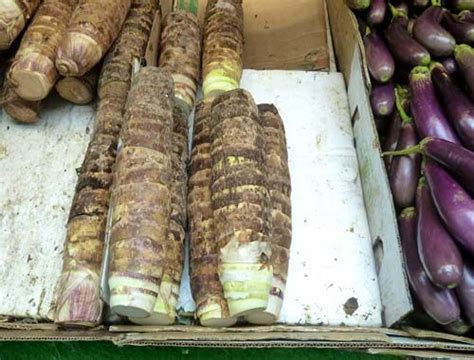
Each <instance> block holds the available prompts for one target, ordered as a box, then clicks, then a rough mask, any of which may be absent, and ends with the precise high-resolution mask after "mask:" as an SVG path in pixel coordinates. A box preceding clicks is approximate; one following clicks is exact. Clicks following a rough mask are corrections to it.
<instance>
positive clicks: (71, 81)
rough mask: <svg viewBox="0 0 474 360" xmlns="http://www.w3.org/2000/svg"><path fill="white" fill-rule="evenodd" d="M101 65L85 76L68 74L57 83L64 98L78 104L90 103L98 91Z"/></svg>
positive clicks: (57, 87) (57, 88) (58, 90)
mask: <svg viewBox="0 0 474 360" xmlns="http://www.w3.org/2000/svg"><path fill="white" fill-rule="evenodd" d="M98 80H99V67H98V66H96V67H95V68H93V69H92V70H91V71H89V72H88V73H87V74H85V75H84V76H80V77H73V76H68V77H65V78H62V79H60V80H59V81H58V82H57V83H56V87H55V88H56V91H57V92H58V94H59V96H61V97H62V98H63V99H65V100H67V101H69V102H71V103H73V104H78V105H84V104H88V103H90V102H91V101H92V100H94V98H95V94H96V93H97V81H98Z"/></svg>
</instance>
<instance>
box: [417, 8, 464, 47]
mask: <svg viewBox="0 0 474 360" xmlns="http://www.w3.org/2000/svg"><path fill="white" fill-rule="evenodd" d="M445 11H446V10H445V9H443V8H442V7H441V6H430V7H429V8H428V9H426V10H425V11H423V13H422V14H421V15H420V16H419V17H418V19H417V20H416V23H415V27H414V28H413V35H414V37H415V39H417V40H418V41H419V42H420V43H421V44H422V45H423V46H424V47H425V48H426V49H428V51H429V52H430V53H431V54H432V55H434V56H449V55H450V54H452V52H453V51H454V47H455V46H456V40H454V38H453V37H452V35H451V34H450V33H449V32H447V31H446V30H445V29H444V28H443V27H442V26H441V25H440V22H441V20H442V19H443V14H444V12H445Z"/></svg>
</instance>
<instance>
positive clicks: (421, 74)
mask: <svg viewBox="0 0 474 360" xmlns="http://www.w3.org/2000/svg"><path fill="white" fill-rule="evenodd" d="M430 76H431V70H430V68H429V67H428V66H424V65H419V66H415V67H414V68H413V69H412V70H411V73H410V79H411V80H414V81H417V80H426V79H429V78H430Z"/></svg>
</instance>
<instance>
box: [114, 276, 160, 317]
mask: <svg viewBox="0 0 474 360" xmlns="http://www.w3.org/2000/svg"><path fill="white" fill-rule="evenodd" d="M109 287H110V293H111V296H110V308H111V310H112V312H114V313H116V314H118V315H121V316H127V317H132V318H146V317H148V316H150V315H151V313H152V311H153V307H154V305H155V302H156V297H157V294H158V286H157V285H156V284H155V283H154V282H152V281H147V280H146V279H136V278H131V277H130V278H129V277H126V276H111V277H110V278H109Z"/></svg>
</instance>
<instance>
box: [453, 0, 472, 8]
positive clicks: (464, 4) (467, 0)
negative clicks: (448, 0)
mask: <svg viewBox="0 0 474 360" xmlns="http://www.w3.org/2000/svg"><path fill="white" fill-rule="evenodd" d="M452 5H453V6H454V8H455V9H456V10H460V11H461V10H469V11H474V1H473V0H452Z"/></svg>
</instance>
